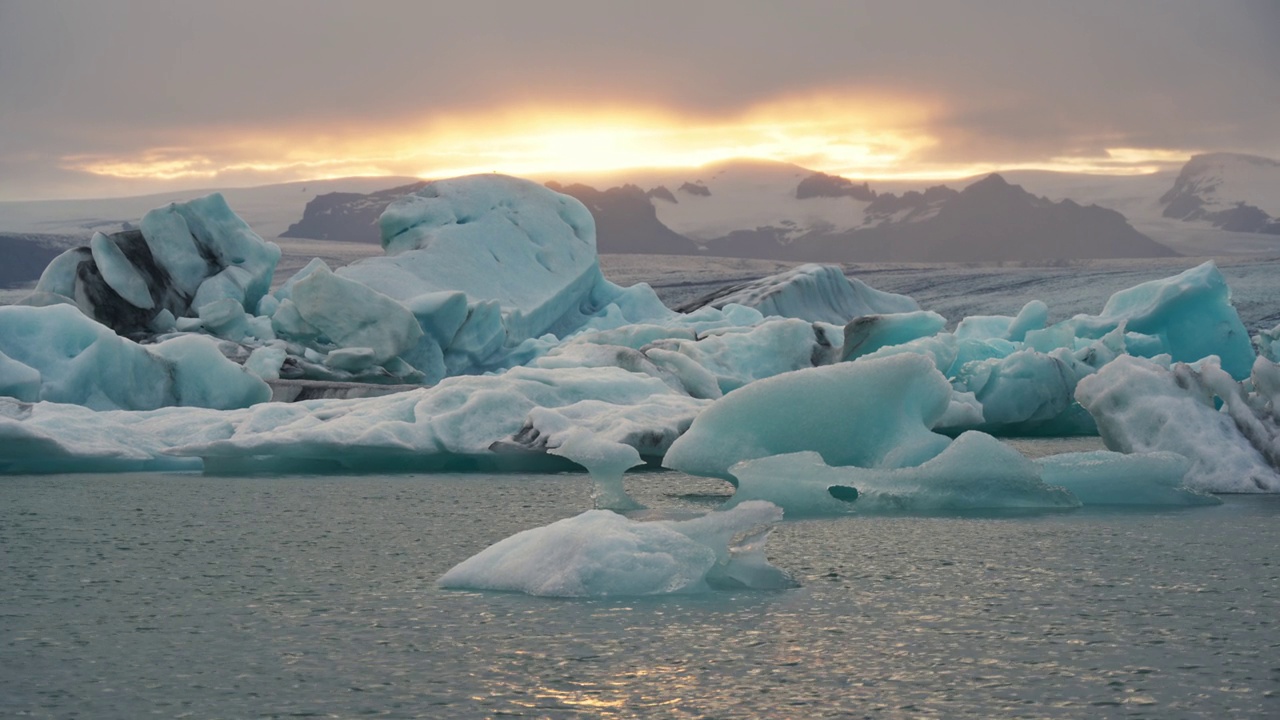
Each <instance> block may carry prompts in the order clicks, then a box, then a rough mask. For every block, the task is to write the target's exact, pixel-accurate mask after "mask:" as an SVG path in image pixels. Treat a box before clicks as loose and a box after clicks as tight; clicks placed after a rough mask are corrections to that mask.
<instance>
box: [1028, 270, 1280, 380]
mask: <svg viewBox="0 0 1280 720" xmlns="http://www.w3.org/2000/svg"><path fill="white" fill-rule="evenodd" d="M1118 328H1123V330H1121V332H1124V333H1127V334H1136V335H1139V336H1147V337H1148V338H1153V339H1154V340H1155V342H1149V343H1145V344H1144V346H1145V347H1143V348H1142V349H1141V350H1139V348H1137V347H1130V348H1129V352H1130V354H1135V351H1138V352H1140V354H1142V355H1143V356H1146V357H1152V356H1154V355H1157V354H1168V355H1169V356H1170V357H1171V358H1173V360H1175V361H1181V362H1194V361H1196V360H1200V359H1202V358H1205V357H1208V356H1210V355H1216V356H1218V357H1219V358H1220V359H1221V364H1222V368H1223V369H1224V370H1226V371H1227V372H1228V373H1229V374H1230V375H1231V376H1232V377H1234V378H1236V379H1237V380H1242V379H1244V378H1246V377H1248V376H1249V372H1250V368H1251V367H1252V365H1253V359H1254V357H1255V355H1254V350H1253V346H1252V344H1251V342H1250V338H1249V334H1248V332H1247V331H1246V330H1245V328H1244V324H1243V323H1242V322H1240V315H1239V313H1237V312H1236V309H1235V307H1234V306H1233V305H1232V304H1231V290H1230V288H1228V287H1227V281H1226V279H1224V278H1223V277H1222V273H1221V272H1219V271H1218V268H1217V266H1216V265H1214V263H1213V261H1208V262H1205V263H1203V264H1201V265H1198V266H1196V267H1194V268H1191V269H1189V270H1187V271H1185V272H1182V273H1179V274H1178V275H1175V276H1173V277H1170V278H1165V279H1162V280H1152V281H1150V282H1145V283H1142V284H1140V285H1136V286H1134V287H1131V288H1128V289H1127V290H1121V291H1120V292H1117V293H1115V294H1114V295H1112V296H1111V298H1110V299H1109V300H1107V303H1106V305H1105V306H1104V307H1103V309H1102V312H1101V313H1100V314H1098V315H1077V316H1076V317H1074V318H1071V319H1070V320H1064V321H1063V322H1061V323H1058V324H1057V325H1053V326H1050V327H1048V328H1045V329H1043V330H1032V331H1029V332H1028V333H1027V334H1026V343H1027V345H1028V346H1030V347H1032V348H1033V349H1035V350H1039V351H1040V352H1050V351H1052V350H1054V349H1055V348H1058V347H1067V348H1068V349H1071V350H1075V349H1079V346H1082V345H1087V344H1088V341H1090V340H1097V339H1100V338H1102V337H1104V336H1106V335H1107V334H1108V333H1112V332H1114V331H1116V330H1117V329H1118ZM1127 337H1128V335H1127ZM1135 339H1136V338H1135ZM1081 340H1083V341H1085V342H1083V343H1081V342H1080V341H1081ZM1132 344H1133V343H1131V345H1132Z"/></svg>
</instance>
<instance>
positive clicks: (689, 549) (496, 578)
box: [438, 503, 795, 597]
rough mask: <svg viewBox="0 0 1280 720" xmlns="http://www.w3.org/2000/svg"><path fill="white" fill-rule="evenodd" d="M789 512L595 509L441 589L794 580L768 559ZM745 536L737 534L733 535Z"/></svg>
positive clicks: (709, 586) (668, 586) (594, 591)
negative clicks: (671, 514) (633, 514)
mask: <svg viewBox="0 0 1280 720" xmlns="http://www.w3.org/2000/svg"><path fill="white" fill-rule="evenodd" d="M781 519H782V511H781V510H779V509H778V508H777V507H775V506H773V505H769V504H768V503H744V504H743V505H741V506H739V507H738V508H735V509H733V510H729V511H724V512H716V513H711V514H710V515H708V516H707V517H705V518H698V519H694V520H685V521H657V522H638V521H635V520H630V519H628V518H626V517H623V516H621V515H618V514H616V513H613V512H609V511H607V510H589V511H587V512H585V513H583V514H581V515H578V516H575V517H571V518H566V519H564V520H560V521H557V522H554V523H552V524H550V525H547V526H544V527H539V528H533V529H532V530H525V531H524V532H521V533H517V534H515V535H512V536H511V537H509V538H507V539H505V540H501V541H499V542H497V543H494V544H493V545H490V546H489V547H488V548H486V549H485V550H483V551H481V552H480V553H479V554H477V555H475V556H473V557H471V558H469V559H467V560H464V561H463V562H461V563H459V564H458V565H456V566H454V567H453V568H452V569H451V570H449V571H448V572H446V573H445V574H444V575H443V576H442V577H441V578H440V580H439V581H438V583H439V585H440V586H441V587H446V588H464V589H473V590H500V591H507V592H523V593H528V594H530V595H539V596H546V597H618V596H623V597H625V596H635V595H661V594H669V593H696V592H705V591H708V590H713V589H717V588H742V587H748V588H757V589H781V588H786V587H794V586H795V582H794V581H793V580H791V579H790V577H788V576H787V575H786V573H784V572H782V571H781V570H778V569H777V568H775V567H773V566H771V565H769V564H768V561H767V560H765V559H764V553H763V544H764V537H765V535H766V534H767V529H766V530H763V531H762V530H761V529H760V528H761V527H765V528H767V527H768V526H770V525H772V524H774V523H777V522H778V521H779V520H781ZM737 537H742V538H743V539H741V540H738V541H737V542H735V538H737Z"/></svg>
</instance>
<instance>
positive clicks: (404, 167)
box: [63, 92, 1189, 183]
mask: <svg viewBox="0 0 1280 720" xmlns="http://www.w3.org/2000/svg"><path fill="white" fill-rule="evenodd" d="M940 111H941V108H940V107H939V106H938V105H936V104H934V103H930V102H928V101H925V100H922V99H919V98H906V97H898V96H894V95H891V94H885V93H867V92H863V93H848V92H844V93H841V92H826V93H810V94H807V95H798V96H794V97H784V98H779V99H776V100H772V101H769V102H765V103H760V104H757V105H754V106H752V107H749V108H746V109H744V110H742V111H740V112H737V113H734V114H728V115H720V116H709V115H690V114H687V113H678V112H675V111H671V110H666V109H662V108H652V107H639V106H625V105H612V106H610V105H592V104H576V105H550V104H546V105H539V104H523V105H515V106H510V107H503V108H497V109H492V110H488V111H485V112H474V113H468V114H448V115H439V116H432V117H428V118H422V119H418V120H415V121H409V122H401V123H397V124H385V125H381V126H371V127H353V126H344V127H295V128H287V129H257V130H254V129H244V130H241V129H237V128H226V129H223V130H220V131H213V132H211V131H208V130H205V131H204V132H203V133H202V136H201V137H198V138H196V137H193V138H191V140H190V142H188V143H185V144H182V143H179V144H172V145H169V146H166V147H156V148H146V149H144V150H142V151H140V152H137V153H135V154H133V155H109V156H108V155H95V156H83V155H81V156H71V157H66V158H63V166H64V167H65V168H68V169H73V170H79V171H82V172H87V173H91V174H94V175H99V176H104V177H110V178H127V179H138V180H147V179H150V180H157V181H172V180H188V181H194V180H201V181H207V182H209V183H217V182H221V181H224V180H225V181H232V180H233V179H257V180H258V181H260V182H264V183H265V182H280V181H287V180H306V179H318V178H336V177H347V176H357V175H366V176H374V175H399V176H417V177H423V178H442V177H452V176H458V175H468V174H474V173H486V172H501V173H506V174H511V175H520V176H528V177H543V178H546V177H555V176H557V175H565V176H574V175H583V174H591V173H595V174H604V173H621V172H625V171H627V170H633V169H650V168H692V167H699V166H702V165H706V164H709V163H714V162H719V161H723V160H729V159H734V158H753V159H761V160H774V161H780V162H790V163H795V164H797V165H801V166H804V167H807V168H810V169H813V170H816V171H821V172H826V173H830V174H835V175H843V176H846V177H855V178H872V179H875V178H883V179H890V178H938V179H949V178H960V177H967V176H972V175H974V174H978V173H982V172H989V171H995V170H999V169H1008V168H1009V167H1010V166H1009V165H1008V164H1005V165H994V164H987V165H978V164H951V165H940V164H936V163H926V162H922V161H921V160H920V156H921V155H922V153H924V152H925V151H927V150H928V149H930V148H932V147H934V146H936V145H938V143H940V142H941V139H940V138H939V136H938V134H937V132H936V131H935V130H934V129H933V128H934V122H935V120H936V117H937V116H938V114H939V113H940ZM1187 155H1189V153H1186V152H1180V151H1177V150H1165V149H1157V150H1143V149H1134V148H1129V149H1117V150H1112V151H1110V152H1109V153H1108V154H1107V155H1106V156H1103V157H1055V158H1046V159H1044V160H1042V161H1034V162H1028V163H1019V164H1017V165H1015V166H1013V167H1018V168H1030V169H1045V170H1063V171H1068V172H1098V173H1138V172H1152V171H1154V170H1155V169H1159V167H1161V166H1162V165H1161V164H1162V163H1170V162H1175V161H1180V160H1185V158H1186V157H1187Z"/></svg>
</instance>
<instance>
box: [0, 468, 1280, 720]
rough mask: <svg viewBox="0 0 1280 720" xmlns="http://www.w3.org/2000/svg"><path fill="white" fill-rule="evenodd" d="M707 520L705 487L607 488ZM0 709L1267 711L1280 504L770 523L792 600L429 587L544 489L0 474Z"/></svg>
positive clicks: (1272, 693)
mask: <svg viewBox="0 0 1280 720" xmlns="http://www.w3.org/2000/svg"><path fill="white" fill-rule="evenodd" d="M628 484H629V487H630V488H631V489H632V490H633V492H634V494H636V495H637V496H638V497H639V498H640V499H641V500H642V501H643V502H646V503H648V504H650V505H653V506H659V507H661V508H664V509H666V510H667V511H671V512H680V511H704V510H706V509H709V508H710V507H712V506H713V505H714V502H715V499H714V497H711V498H708V497H706V495H712V496H714V495H715V494H717V493H724V492H726V487H727V486H722V485H719V484H717V483H715V482H712V481H701V480H693V479H690V478H687V477H685V476H681V475H678V474H647V475H639V476H635V477H634V478H630V479H629V480H628ZM0 500H2V502H0V571H2V573H3V574H2V576H0V716H5V717H49V718H71V717H80V718H139V717H148V716H155V717H165V718H179V717H189V718H251V717H308V716H310V717H343V718H345V717H363V716H374V717H402V718H412V717H426V718H479V717H554V718H559V717H673V718H695V717H697V718H702V717H707V718H711V717H714V718H755V717H766V718H822V717H851V718H862V717H872V718H908V717H910V718H915V717H939V718H957V717H973V718H992V717H1072V718H1092V717H1130V716H1132V717H1150V718H1191V717H1203V718H1231V717H1241V718H1263V717H1280V628H1278V627H1277V622H1278V620H1277V612H1278V610H1280V559H1278V557H1277V556H1278V552H1277V551H1278V550H1280V529H1278V528H1280V522H1278V521H1280V498H1278V497H1229V498H1227V499H1226V500H1227V502H1226V504H1224V505H1222V506H1219V507H1210V508H1196V509H1190V510H1181V511H1168V512H1143V513H1138V512H1104V511H1089V510H1084V511H1078V512H1073V513H1067V514H1054V515H1044V516H1039V517H1022V518H956V519H946V518H879V519H854V518H847V519H840V520H829V521H807V522H797V523H788V524H785V525H783V526H782V527H780V528H779V529H778V530H777V531H776V532H775V533H774V535H773V536H772V538H771V539H770V553H769V554H770V557H771V559H772V560H773V562H774V563H775V564H777V565H780V566H782V567H784V568H786V569H788V570H789V571H791V572H792V573H794V574H795V575H796V576H797V578H798V579H799V580H800V581H801V582H802V583H803V587H802V588H800V589H798V590H790V591H783V592H756V593H747V592H743V593H717V594H709V595H703V596H697V597H666V598H647V599H638V600H626V601H622V600H614V601H567V600H548V599H537V598H529V597H525V596H520V595H501V594H482V593H468V592H456V591H442V590H438V589H436V588H435V586H434V580H435V579H436V578H437V577H438V576H439V575H440V574H441V573H442V572H444V571H445V570H446V569H448V568H449V567H451V566H452V565H453V564H455V563H457V562H459V561H461V560H463V559H465V558H466V557H468V556H470V555H472V554H474V553H475V552H477V551H479V550H480V549H482V548H483V547H484V546H486V545H487V544H489V543H491V542H494V541H496V540H499V539H501V538H503V537H506V536H508V535H510V534H512V533H514V532H516V531H518V530H521V529H525V528H528V527H532V526H535V525H542V524H545V523H548V522H551V521H553V520H556V519H558V518H561V517H565V516H567V515H572V514H576V513H577V512H578V511H580V510H581V509H584V508H586V507H587V504H588V502H589V501H588V499H587V482H586V479H585V477H583V476H580V475H576V476H575V475H559V476H515V475H507V476H400V477H384V476H374V477H355V478H347V477H324V478H299V477H285V478H253V479H227V478H205V477H201V476H189V475H188V476H184V475H137V476H65V477H40V478H26V477H10V478H0Z"/></svg>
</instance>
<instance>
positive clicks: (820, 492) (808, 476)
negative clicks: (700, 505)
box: [727, 432, 1080, 518]
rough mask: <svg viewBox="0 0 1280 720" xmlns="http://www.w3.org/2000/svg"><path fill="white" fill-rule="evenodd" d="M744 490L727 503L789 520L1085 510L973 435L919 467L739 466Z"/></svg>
mask: <svg viewBox="0 0 1280 720" xmlns="http://www.w3.org/2000/svg"><path fill="white" fill-rule="evenodd" d="M730 472H732V473H733V474H734V475H735V476H736V477H737V479H738V489H737V492H736V493H735V494H734V496H733V497H732V498H730V500H729V503H727V505H728V506H729V507H732V506H735V505H737V504H738V503H741V502H748V501H759V500H766V501H768V502H771V503H774V504H776V505H778V506H780V507H782V508H783V510H784V511H785V512H786V514H787V517H788V518H796V517H808V516H823V515H844V514H858V515H880V514H896V513H911V514H934V513H957V512H973V511H991V510H1032V509H1035V510H1054V509H1063V508H1074V507H1079V506H1080V501H1079V500H1077V499H1076V497H1075V496H1074V495H1072V494H1071V493H1070V492H1068V491H1066V490H1064V489H1062V488H1058V487H1051V486H1050V485H1047V484H1046V483H1045V482H1044V481H1042V480H1041V478H1040V472H1039V471H1038V469H1037V468H1036V466H1035V464H1034V463H1032V462H1031V461H1030V460H1027V459H1026V458H1024V457H1023V456H1022V455H1021V454H1020V453H1019V452H1018V451H1017V450H1014V449H1013V448H1011V447H1009V446H1008V445H1005V444H1004V443H1002V442H1000V441H999V440H996V439H995V438H993V437H991V436H990V435H986V434H983V433H979V432H967V433H964V434H963V435H961V436H960V437H958V438H956V440H955V441H954V442H952V443H951V444H950V445H948V446H947V447H946V448H945V449H944V450H943V451H942V452H940V453H938V455H936V456H935V457H933V458H930V459H928V460H926V461H924V462H922V463H920V464H919V465H917V466H913V467H897V468H886V467H832V466H830V465H829V464H827V463H826V462H824V461H823V459H822V456H821V455H819V454H818V453H816V452H799V453H790V454H784V455H773V456H770V457H764V458H760V459H756V460H749V461H746V462H742V463H739V464H737V465H735V466H734V467H733V468H732V469H731V470H730Z"/></svg>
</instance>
